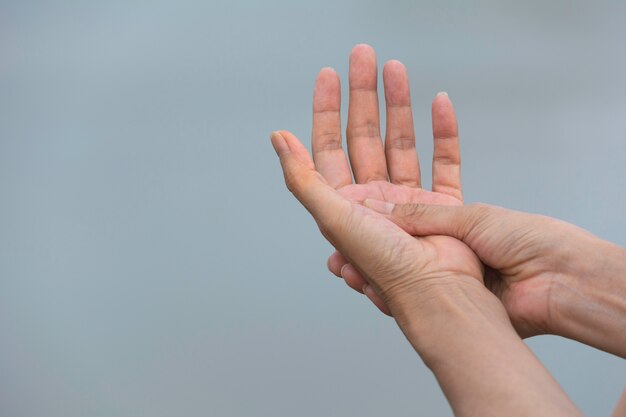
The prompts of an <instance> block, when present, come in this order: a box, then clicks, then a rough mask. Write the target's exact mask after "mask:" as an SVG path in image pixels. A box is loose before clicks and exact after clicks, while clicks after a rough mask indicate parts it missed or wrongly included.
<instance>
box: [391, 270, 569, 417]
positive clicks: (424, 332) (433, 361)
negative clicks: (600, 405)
mask: <svg viewBox="0 0 626 417" xmlns="http://www.w3.org/2000/svg"><path fill="white" fill-rule="evenodd" d="M440 284H442V285H433V286H432V288H430V290H429V291H422V292H421V293H419V294H414V295H413V296H412V297H414V298H413V303H412V306H413V308H409V305H408V304H404V303H396V304H395V306H394V308H393V313H394V316H395V317H396V320H397V321H398V324H399V325H400V327H401V329H402V331H403V332H404V334H405V335H406V337H407V339H408V340H409V341H410V342H411V344H412V345H413V347H414V348H415V350H416V351H417V352H418V353H419V355H420V356H421V358H422V359H423V360H424V363H425V364H426V365H427V366H428V367H429V368H430V369H431V370H432V372H433V373H434V375H435V377H436V378H437V380H438V382H439V384H440V386H441V388H442V390H443V391H444V394H445V395H446V397H447V398H448V400H449V401H450V404H451V405H452V408H453V410H454V414H455V415H476V414H480V415H502V414H506V415H520V416H522V415H523V416H530V415H554V416H556V415H559V416H560V415H568V416H571V415H579V413H578V411H577V410H576V408H575V406H573V404H572V403H571V402H570V401H569V399H568V398H567V395H566V394H565V393H564V392H563V391H562V390H561V388H560V387H559V386H558V384H557V383H556V381H554V380H553V379H552V377H551V376H550V374H549V373H548V372H547V370H546V369H545V368H544V367H543V366H542V365H541V363H540V362H539V361H538V360H537V358H536V357H535V356H534V355H533V354H532V352H531V351H530V350H529V349H528V347H527V346H526V345H525V344H524V343H523V342H522V341H521V339H520V338H519V336H518V335H517V333H516V332H515V330H514V329H513V326H512V325H511V323H510V321H509V319H508V315H507V313H506V310H505V309H504V307H503V306H502V304H501V303H500V301H499V300H498V299H497V297H495V296H494V295H493V294H492V293H491V292H490V291H488V290H487V289H486V288H485V287H484V285H483V284H482V283H481V282H480V281H478V280H476V279H474V278H471V277H464V276H454V277H447V278H445V279H443V280H442V282H441V283H440Z"/></svg>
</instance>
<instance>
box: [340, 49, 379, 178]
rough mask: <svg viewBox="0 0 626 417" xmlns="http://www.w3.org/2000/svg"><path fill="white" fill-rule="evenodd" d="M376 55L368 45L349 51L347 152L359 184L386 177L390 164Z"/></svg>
mask: <svg viewBox="0 0 626 417" xmlns="http://www.w3.org/2000/svg"><path fill="white" fill-rule="evenodd" d="M376 77H377V67H376V54H375V53H374V49H372V47H371V46H369V45H363V44H361V45H357V46H355V47H354V48H353V49H352V52H351V53H350V77H349V78H350V104H349V106H348V129H347V137H348V154H349V155H350V164H351V165H352V171H353V172H354V178H355V181H356V182H357V183H367V182H369V181H373V180H383V181H386V180H387V164H386V162H385V152H384V149H383V142H382V139H381V137H380V120H379V117H378V93H377V91H376V88H377V84H376V83H377V81H376Z"/></svg>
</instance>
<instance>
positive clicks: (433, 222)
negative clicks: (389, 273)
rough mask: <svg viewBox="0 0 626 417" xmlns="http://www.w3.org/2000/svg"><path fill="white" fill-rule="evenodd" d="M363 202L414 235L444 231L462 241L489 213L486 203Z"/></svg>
mask: <svg viewBox="0 0 626 417" xmlns="http://www.w3.org/2000/svg"><path fill="white" fill-rule="evenodd" d="M363 205H364V206H366V207H368V208H370V209H372V210H374V211H377V212H379V213H382V214H385V215H387V217H388V218H389V220H391V221H392V222H394V223H395V224H397V225H398V226H400V227H401V228H402V229H403V230H404V231H405V232H407V233H409V234H411V235H414V236H430V235H445V236H451V237H454V238H456V239H459V240H462V241H465V240H466V239H467V238H468V236H469V234H470V233H471V232H472V230H474V229H475V228H476V227H478V225H479V224H480V223H481V222H482V221H484V220H485V219H486V218H487V216H488V215H489V210H490V207H489V206H484V205H468V206H434V205H427V204H393V203H388V202H384V201H380V200H371V199H366V200H365V201H363Z"/></svg>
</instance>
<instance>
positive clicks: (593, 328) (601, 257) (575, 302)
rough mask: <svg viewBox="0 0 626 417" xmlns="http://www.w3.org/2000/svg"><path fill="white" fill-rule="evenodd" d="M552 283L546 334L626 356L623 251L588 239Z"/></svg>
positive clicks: (576, 250)
mask: <svg viewBox="0 0 626 417" xmlns="http://www.w3.org/2000/svg"><path fill="white" fill-rule="evenodd" d="M568 259H569V263H568V265H567V267H566V268H564V272H563V273H562V274H560V275H558V277H557V278H555V280H554V284H553V286H552V290H551V296H550V303H551V307H550V329H549V330H550V333H553V334H556V335H560V336H563V337H567V338H570V339H574V340H578V341H580V342H582V343H585V344H588V345H591V346H594V347H596V348H599V349H602V350H605V351H607V352H610V353H614V354H616V355H618V356H622V357H626V250H625V249H623V248H621V247H619V246H617V245H615V244H612V243H610V242H607V241H604V240H602V239H599V238H597V237H595V236H589V237H588V238H587V239H583V240H580V241H579V243H578V245H577V248H575V249H573V250H571V251H570V254H569V256H568Z"/></svg>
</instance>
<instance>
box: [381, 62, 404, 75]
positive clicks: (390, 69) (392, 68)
mask: <svg viewBox="0 0 626 417" xmlns="http://www.w3.org/2000/svg"><path fill="white" fill-rule="evenodd" d="M404 71H406V66H405V65H404V64H403V63H402V62H401V61H398V60H397V59H390V60H389V61H387V62H385V65H384V66H383V74H384V73H397V72H404Z"/></svg>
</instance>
